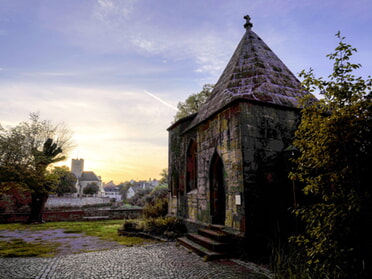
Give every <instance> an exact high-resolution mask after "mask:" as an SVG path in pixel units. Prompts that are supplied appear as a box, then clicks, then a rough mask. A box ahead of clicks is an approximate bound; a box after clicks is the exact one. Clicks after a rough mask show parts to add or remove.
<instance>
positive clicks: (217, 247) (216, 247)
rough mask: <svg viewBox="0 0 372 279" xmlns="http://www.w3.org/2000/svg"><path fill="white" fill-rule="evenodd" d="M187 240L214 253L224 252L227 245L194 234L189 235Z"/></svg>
mask: <svg viewBox="0 0 372 279" xmlns="http://www.w3.org/2000/svg"><path fill="white" fill-rule="evenodd" d="M187 238H188V239H190V240H191V241H193V242H195V243H198V244H200V245H202V246H204V247H205V248H207V249H209V250H211V251H214V252H225V251H226V249H227V247H226V246H227V244H226V243H223V242H219V241H216V240H214V239H211V238H208V237H205V236H202V235H200V234H196V233H189V234H188V235H187Z"/></svg>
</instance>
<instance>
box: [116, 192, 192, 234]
mask: <svg viewBox="0 0 372 279" xmlns="http://www.w3.org/2000/svg"><path fill="white" fill-rule="evenodd" d="M133 198H135V197H133ZM136 200H138V198H137V199H136ZM141 202H143V203H144V207H143V218H142V219H134V220H125V221H124V224H123V226H122V229H121V234H129V235H136V234H141V233H145V234H148V235H155V236H160V237H163V238H168V239H174V238H176V237H178V236H180V235H182V234H184V233H185V227H184V225H183V224H182V222H181V221H180V220H178V219H176V218H174V217H166V215H167V213H168V186H167V185H160V186H157V187H155V189H154V190H152V191H151V192H149V193H147V194H145V195H144V194H142V193H141Z"/></svg>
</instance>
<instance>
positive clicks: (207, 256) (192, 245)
mask: <svg viewBox="0 0 372 279" xmlns="http://www.w3.org/2000/svg"><path fill="white" fill-rule="evenodd" d="M177 242H178V243H179V244H181V245H182V246H184V247H186V248H188V249H190V250H192V251H193V252H194V253H196V254H198V255H199V256H201V257H203V260H205V261H209V260H215V259H221V258H224V257H225V256H226V255H225V254H224V253H221V252H215V251H211V250H209V249H207V248H206V247H204V246H202V245H200V244H198V243H196V242H194V241H192V240H191V239H189V238H187V237H186V236H184V237H180V238H177Z"/></svg>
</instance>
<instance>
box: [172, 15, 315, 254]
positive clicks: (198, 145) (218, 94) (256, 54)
mask: <svg viewBox="0 0 372 279" xmlns="http://www.w3.org/2000/svg"><path fill="white" fill-rule="evenodd" d="M244 18H245V19H246V23H245V25H244V28H245V34H244V35H243V37H242V39H241V41H240V43H239V44H238V46H237V48H236V50H235V52H234V53H233V55H232V57H231V59H230V61H229V62H228V64H227V66H226V68H225V70H224V71H223V73H222V75H221V77H220V78H219V80H218V81H217V83H216V85H215V87H214V89H213V91H212V94H211V96H210V97H209V98H208V99H207V101H206V103H205V104H204V105H203V106H202V107H201V108H200V110H199V111H198V112H197V113H196V114H193V115H190V116H187V117H185V118H183V119H180V120H179V121H177V122H176V123H174V124H173V125H172V126H171V127H169V128H168V132H169V166H168V171H169V215H172V216H176V217H178V218H180V219H182V220H183V221H184V222H185V224H186V225H187V227H188V229H189V230H191V231H192V230H195V229H196V228H199V227H203V226H208V225H210V224H217V225H220V226H222V227H223V228H224V230H226V231H228V232H230V233H232V234H235V235H237V236H239V237H243V238H245V239H248V241H249V242H250V243H251V244H252V245H256V246H257V249H260V245H263V246H264V245H266V244H267V242H269V241H272V240H273V239H274V238H275V236H276V235H278V234H281V233H283V231H285V230H288V229H290V227H291V225H290V224H289V223H290V222H291V221H290V217H288V209H289V208H290V207H291V206H292V207H293V206H295V205H294V202H295V198H296V197H295V195H296V194H295V192H294V188H293V185H292V182H290V181H289V180H288V178H287V176H288V172H289V167H290V166H289V165H290V163H289V160H288V157H289V156H290V155H291V154H289V153H288V151H291V150H292V149H291V143H292V141H293V138H294V132H295V130H296V127H297V124H298V122H299V117H300V109H299V107H298V98H301V97H303V96H304V95H305V94H308V93H306V92H304V91H303V90H301V84H300V82H299V80H298V79H297V78H296V77H295V76H294V75H293V74H292V72H291V71H290V70H289V69H288V68H287V67H286V66H285V65H284V63H283V62H282V61H281V60H280V59H279V58H278V57H277V56H276V55H275V54H274V52H273V51H272V50H271V49H270V48H269V47H268V46H267V45H266V44H265V42H264V41H263V40H262V39H261V38H260V37H259V36H258V35H257V34H256V33H255V32H253V31H252V26H253V25H252V23H251V22H250V17H249V16H245V17H244ZM292 152H293V151H292Z"/></svg>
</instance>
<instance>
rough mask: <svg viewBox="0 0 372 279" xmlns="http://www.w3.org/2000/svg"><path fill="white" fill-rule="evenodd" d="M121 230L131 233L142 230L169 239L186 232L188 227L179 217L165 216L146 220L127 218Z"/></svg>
mask: <svg viewBox="0 0 372 279" xmlns="http://www.w3.org/2000/svg"><path fill="white" fill-rule="evenodd" d="M119 231H120V230H119ZM121 231H123V232H129V233H140V232H142V233H146V234H150V235H156V236H161V237H165V238H167V239H174V238H176V237H178V236H181V235H183V234H184V233H185V232H186V228H185V226H184V224H183V223H182V222H181V221H180V220H179V219H177V218H175V217H165V218H156V219H144V220H139V219H132V220H125V221H124V224H123V226H122V230H121Z"/></svg>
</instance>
